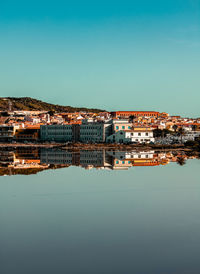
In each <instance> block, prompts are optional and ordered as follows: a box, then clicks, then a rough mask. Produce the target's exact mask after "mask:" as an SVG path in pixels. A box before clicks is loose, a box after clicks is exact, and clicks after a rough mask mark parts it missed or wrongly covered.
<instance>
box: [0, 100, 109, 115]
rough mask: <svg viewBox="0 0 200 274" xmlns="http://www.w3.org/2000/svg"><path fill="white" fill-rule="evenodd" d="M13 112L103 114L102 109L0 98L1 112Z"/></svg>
mask: <svg viewBox="0 0 200 274" xmlns="http://www.w3.org/2000/svg"><path fill="white" fill-rule="evenodd" d="M9 107H10V109H11V110H12V111H13V110H41V111H42V110H45V111H55V112H76V111H85V112H97V113H98V112H102V111H104V110H101V109H95V108H94V109H93V108H85V107H80V108H78V107H71V106H61V105H54V104H49V103H46V102H43V101H40V100H37V99H33V98H30V97H4V98H2V97H0V111H8V110H9Z"/></svg>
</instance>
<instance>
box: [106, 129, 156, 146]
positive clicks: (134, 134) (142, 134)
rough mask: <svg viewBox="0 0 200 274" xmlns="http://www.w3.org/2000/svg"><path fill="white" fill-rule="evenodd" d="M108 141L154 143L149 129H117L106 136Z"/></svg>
mask: <svg viewBox="0 0 200 274" xmlns="http://www.w3.org/2000/svg"><path fill="white" fill-rule="evenodd" d="M106 141H107V142H108V143H122V144H126V143H150V142H152V143H154V142H155V139H154V137H153V131H152V130H151V129H132V130H119V131H117V132H115V133H113V134H112V135H110V136H108V137H107V139H106Z"/></svg>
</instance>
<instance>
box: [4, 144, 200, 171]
mask: <svg viewBox="0 0 200 274" xmlns="http://www.w3.org/2000/svg"><path fill="white" fill-rule="evenodd" d="M198 157H199V155H195V154H192V153H188V152H183V151H179V152H177V151H173V152H169V151H167V152H164V151H160V152H158V151H153V150H150V151H121V150H80V151H72V150H71V151H69V150H62V149H58V148H53V149H52V148H34V147H30V148H27V147H18V148H16V149H15V150H8V149H7V150H6V149H4V150H0V175H1V176H2V175H4V176H5V175H15V174H24V175H25V174H26V175H29V174H36V173H37V172H39V171H43V170H46V169H53V168H62V167H69V166H79V167H83V168H85V169H92V168H97V169H110V170H126V169H128V168H130V167H137V166H158V165H166V164H168V163H170V162H177V163H178V164H179V165H184V164H185V163H186V160H187V159H194V158H198Z"/></svg>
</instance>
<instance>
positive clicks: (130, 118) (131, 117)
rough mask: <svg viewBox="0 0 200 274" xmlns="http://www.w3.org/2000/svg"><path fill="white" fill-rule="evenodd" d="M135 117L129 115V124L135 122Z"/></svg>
mask: <svg viewBox="0 0 200 274" xmlns="http://www.w3.org/2000/svg"><path fill="white" fill-rule="evenodd" d="M135 118H136V116H135V115H130V116H129V122H130V123H133V121H134V120H135Z"/></svg>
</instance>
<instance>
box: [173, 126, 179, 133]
mask: <svg viewBox="0 0 200 274" xmlns="http://www.w3.org/2000/svg"><path fill="white" fill-rule="evenodd" d="M172 128H173V130H174V131H175V132H176V131H177V128H178V126H177V125H176V124H174V125H173V127H172Z"/></svg>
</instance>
